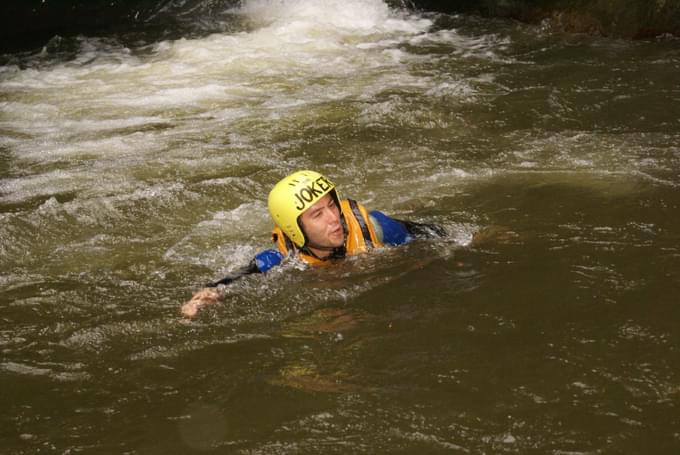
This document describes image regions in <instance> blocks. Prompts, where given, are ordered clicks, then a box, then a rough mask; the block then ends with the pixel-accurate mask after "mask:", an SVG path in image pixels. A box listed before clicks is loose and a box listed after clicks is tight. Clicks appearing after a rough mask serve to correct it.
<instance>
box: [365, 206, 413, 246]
mask: <svg viewBox="0 0 680 455" xmlns="http://www.w3.org/2000/svg"><path fill="white" fill-rule="evenodd" d="M370 216H371V218H372V220H375V221H376V222H377V223H378V225H379V226H375V227H376V228H379V229H380V230H382V234H383V235H382V237H383V238H382V243H384V244H386V245H392V246H397V245H403V244H404V243H408V242H410V241H411V240H413V237H412V236H411V234H410V233H409V231H408V229H406V226H405V225H404V224H403V223H402V222H400V221H398V220H395V219H394V218H390V217H389V216H387V215H385V214H384V213H382V212H379V211H377V210H373V211H372V212H371V213H370Z"/></svg>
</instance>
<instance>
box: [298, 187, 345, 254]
mask: <svg viewBox="0 0 680 455" xmlns="http://www.w3.org/2000/svg"><path fill="white" fill-rule="evenodd" d="M300 224H301V225H302V229H303V230H304V231H305V234H306V235H307V239H308V244H309V247H310V248H311V249H312V251H314V247H315V246H319V247H326V248H336V247H339V246H342V245H343V244H344V243H345V232H344V230H343V229H342V224H341V223H340V207H338V206H337V205H336V203H335V200H334V199H333V198H332V197H331V195H330V194H327V195H325V196H324V197H322V198H321V199H319V200H318V201H317V202H316V204H314V205H313V206H311V207H310V208H309V209H307V211H305V213H303V214H302V215H301V216H300Z"/></svg>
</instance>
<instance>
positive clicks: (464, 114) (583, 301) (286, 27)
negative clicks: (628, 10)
mask: <svg viewBox="0 0 680 455" xmlns="http://www.w3.org/2000/svg"><path fill="white" fill-rule="evenodd" d="M197 19H198V18H197ZM200 19H201V21H202V22H201V24H203V25H205V21H213V22H214V24H218V25H219V27H217V26H216V27H215V28H220V29H223V30H225V31H224V32H221V33H214V34H205V33H203V34H201V33H198V32H197V33H194V34H190V35H188V36H189V37H187V38H183V39H174V40H165V41H157V40H155V39H154V38H153V37H152V36H143V35H142V36H140V35H139V33H135V34H130V35H125V34H117V35H111V36H100V37H85V36H79V37H72V38H63V37H55V38H53V39H52V40H50V42H48V43H46V44H45V46H44V48H42V49H40V50H37V51H36V52H29V53H17V54H11V55H5V56H3V57H2V61H3V62H4V65H3V66H2V67H0V109H1V111H0V350H1V352H2V356H1V358H0V390H1V392H0V405H1V407H2V409H3V412H2V417H1V420H0V423H1V425H0V446H2V447H3V450H2V452H3V453H13V454H14V453H16V454H19V453H140V454H142V453H144V454H146V453H164V454H166V453H182V454H183V453H191V452H193V451H201V452H211V451H212V452H215V453H263V454H269V453H272V454H273V453H286V454H288V453H387V452H389V453H394V452H402V453H423V452H424V453H436V452H453V453H527V452H532V451H533V452H537V453H555V454H558V453H560V454H564V453H645V454H646V453H674V452H675V451H677V450H678V449H679V448H680V432H678V428H680V410H679V405H678V399H679V398H680V396H679V395H680V378H679V377H678V376H679V375H678V372H679V371H680V357H679V356H678V348H679V347H680V346H679V342H680V337H679V335H678V332H677V322H676V321H677V320H678V319H679V318H680V309H679V308H678V305H677V303H676V300H675V298H677V297H674V296H677V295H678V292H679V291H680V269H679V263H680V261H679V258H680V252H679V247H678V245H679V240H680V225H679V224H678V219H679V217H678V206H679V204H680V193H679V192H678V187H679V185H680V146H679V144H680V88H679V86H678V83H677V75H678V74H679V70H680V46H679V44H678V41H677V40H675V39H669V38H659V39H657V40H654V41H648V42H630V41H618V40H609V39H601V38H593V37H587V36H578V35H556V34H554V33H551V32H550V31H549V30H544V29H541V28H540V27H530V26H523V25H519V24H517V23H514V22H507V21H499V20H490V19H479V18H473V17H467V16H447V15H440V14H429V13H422V12H420V13H419V12H414V11H408V10H405V9H402V8H396V7H394V6H389V5H387V4H386V3H384V2H382V1H379V0H351V1H343V2H340V1H334V0H321V1H308V0H283V1H274V0H269V1H266V0H251V1H245V2H243V4H242V5H241V6H239V7H235V8H232V9H227V10H224V11H219V12H216V13H215V14H214V15H213V16H212V17H208V18H205V17H201V18H200ZM195 35H197V36H195ZM301 168H310V169H315V170H319V171H321V172H323V173H325V174H327V175H328V176H329V177H330V178H331V179H332V180H334V181H335V183H336V184H337V185H338V188H339V191H340V193H341V195H342V196H345V197H353V198H355V199H357V200H359V201H362V202H363V203H364V204H365V205H367V206H368V207H369V208H372V209H379V210H382V211H384V212H386V213H388V214H391V215H394V216H396V217H399V218H404V219H412V220H415V221H431V222H436V223H439V224H441V225H443V226H444V227H445V228H446V229H447V230H448V232H449V233H450V237H449V238H448V239H445V240H441V241H422V242H415V243H413V244H411V245H408V246H406V247H402V248H398V249H391V250H383V251H377V252H375V253H374V254H371V255H367V256H365V257H360V258H356V259H353V260H348V261H346V262H345V263H343V264H341V265H339V266H338V267H336V268H334V269H330V270H300V269H298V268H296V267H295V266H286V267H282V268H281V269H279V270H275V271H273V272H271V273H269V274H267V275H264V276H251V277H247V278H245V279H243V280H241V281H240V282H237V283H235V284H234V285H232V286H230V287H229V288H228V289H226V297H225V299H224V301H222V302H221V303H220V304H219V305H216V306H215V307H214V308H209V309H207V310H206V311H204V312H203V313H202V314H201V315H200V316H199V317H198V318H197V319H196V320H194V321H185V320H182V318H181V317H180V315H179V308H180V305H181V304H182V302H183V301H185V300H186V299H188V298H189V297H190V295H191V293H192V291H194V290H195V289H197V288H198V287H199V286H200V285H201V284H202V283H205V282H208V281H212V280H214V279H216V278H220V277H221V276H223V275H224V274H225V273H227V272H228V271H229V270H231V269H233V268H235V267H239V266H241V265H243V264H245V263H247V262H248V261H249V259H250V258H251V257H252V256H253V254H255V253H257V252H258V251H260V250H261V249H263V248H267V247H269V243H268V242H269V235H268V233H269V230H270V228H271V222H270V220H269V217H268V214H267V210H266V195H267V193H268V191H269V189H270V188H271V186H272V185H273V184H274V183H275V182H276V181H278V180H279V179H280V178H281V177H283V176H285V175H287V174H288V173H290V172H292V171H294V170H297V169H301ZM477 231H480V232H481V233H482V234H481V235H479V236H478V237H477V240H478V241H475V242H472V237H473V234H474V233H475V232H477Z"/></svg>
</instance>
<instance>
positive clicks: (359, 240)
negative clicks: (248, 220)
mask: <svg viewBox="0 0 680 455" xmlns="http://www.w3.org/2000/svg"><path fill="white" fill-rule="evenodd" d="M268 207H269V213H270V214H271V217H272V219H273V220H274V223H275V225H276V227H275V228H274V230H273V231H272V239H273V241H274V244H275V245H276V250H274V249H268V250H265V251H262V252H260V253H258V254H257V255H256V256H255V258H254V259H253V260H252V261H251V262H250V264H249V265H248V266H247V267H244V268H243V269H240V270H238V271H236V272H233V273H231V274H230V275H228V276H227V277H225V278H223V279H221V280H219V281H217V282H215V283H211V284H210V285H208V286H207V287H205V288H204V289H201V290H200V291H198V292H196V293H195V294H194V295H193V297H192V298H191V300H189V301H188V302H187V303H185V304H184V305H183V306H182V314H183V315H184V316H186V317H193V316H195V315H196V313H197V312H198V310H199V309H200V308H201V307H203V306H206V305H210V304H213V303H216V302H217V301H218V299H219V298H220V292H219V290H218V286H220V285H226V284H229V283H231V282H232V281H234V280H236V279H238V278H240V277H242V276H244V275H248V274H251V273H265V272H267V271H269V270H271V269H272V268H273V267H276V266H277V265H279V264H281V262H283V260H284V259H285V258H287V257H295V258H297V259H298V260H301V261H302V262H305V263H307V264H309V265H311V266H327V265H330V264H332V263H333V262H334V261H337V260H340V259H342V258H344V257H346V256H352V255H356V254H361V253H364V252H367V251H369V250H371V249H373V248H379V247H382V246H384V245H390V246H397V245H402V244H404V243H408V242H410V241H411V240H413V239H414V238H417V237H442V236H445V235H446V232H445V231H444V229H442V228H441V227H439V226H437V225H433V224H421V223H413V222H410V221H403V220H396V219H394V218H390V217H388V216H387V215H385V214H383V213H382V212H379V211H377V210H374V211H371V212H370V213H369V212H368V211H367V210H366V208H365V207H364V206H363V205H362V204H360V203H358V202H356V201H354V200H352V199H342V200H341V199H340V198H339V197H338V193H337V191H336V189H335V185H334V184H333V183H332V182H331V181H330V180H328V179H327V178H326V177H325V176H323V175H321V174H319V173H318V172H314V171H298V172H295V173H294V174H291V175H289V176H288V177H286V178H284V179H282V180H281V181H280V182H278V183H277V184H276V185H275V186H274V188H273V189H272V190H271V192H270V193H269V198H268Z"/></svg>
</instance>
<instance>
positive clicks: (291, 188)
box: [268, 171, 339, 247]
mask: <svg viewBox="0 0 680 455" xmlns="http://www.w3.org/2000/svg"><path fill="white" fill-rule="evenodd" d="M328 193H331V197H333V198H334V199H335V202H336V203H338V202H339V201H338V195H337V192H336V190H335V185H334V184H333V183H332V182H331V181H330V180H328V179H327V178H326V177H324V176H323V175H322V174H319V173H318V172H314V171H298V172H295V173H293V174H291V175H289V176H288V177H285V178H284V179H282V180H281V181H279V183H277V184H276V185H274V188H272V190H271V191H270V192H269V199H268V206H269V213H270V214H271V216H272V218H273V219H274V223H276V225H277V226H278V227H279V228H281V230H282V231H283V233H284V234H286V236H288V238H289V239H290V240H291V241H292V242H293V243H294V244H295V245H297V246H298V247H303V246H304V244H305V242H306V241H307V238H306V237H305V234H304V232H303V231H302V229H301V228H300V225H299V224H298V218H299V217H300V215H302V214H303V213H304V212H305V211H306V210H307V209H308V208H310V207H311V206H312V205H314V204H315V203H316V202H317V201H318V200H319V199H321V198H322V197H324V196H325V195H327V194H328Z"/></svg>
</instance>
